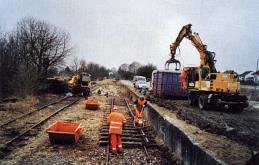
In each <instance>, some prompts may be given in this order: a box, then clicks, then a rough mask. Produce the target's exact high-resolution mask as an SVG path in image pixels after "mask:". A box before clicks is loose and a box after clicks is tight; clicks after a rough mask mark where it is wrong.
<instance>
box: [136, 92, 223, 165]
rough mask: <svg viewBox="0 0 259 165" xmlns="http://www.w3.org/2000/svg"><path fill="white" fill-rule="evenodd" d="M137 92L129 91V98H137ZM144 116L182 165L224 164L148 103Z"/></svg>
mask: <svg viewBox="0 0 259 165" xmlns="http://www.w3.org/2000/svg"><path fill="white" fill-rule="evenodd" d="M137 97H138V96H137V94H136V93H134V92H132V91H131V98H132V99H134V100H135V99H137ZM145 118H146V119H147V120H148V121H149V122H150V123H151V124H152V126H153V128H154V129H155V130H156V131H157V132H158V133H159V134H161V135H162V136H163V138H164V143H165V145H166V146H168V147H169V149H170V150H171V151H173V152H174V153H175V154H176V155H177V157H178V158H179V159H180V161H181V164H184V165H218V164H225V163H224V162H222V161H221V160H218V159H217V158H215V157H214V156H212V155H211V154H210V153H209V151H205V150H204V149H203V148H201V147H200V146H199V145H198V143H196V142H194V140H193V139H191V137H189V136H188V135H187V134H186V133H184V132H183V131H181V130H180V129H179V128H178V127H176V126H175V125H173V124H172V123H171V122H170V121H168V120H167V119H165V118H164V117H163V116H162V115H161V114H159V112H158V111H156V110H155V108H154V107H152V105H151V104H148V110H146V111H145Z"/></svg>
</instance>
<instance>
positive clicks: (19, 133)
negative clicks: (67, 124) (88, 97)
mask: <svg viewBox="0 0 259 165" xmlns="http://www.w3.org/2000/svg"><path fill="white" fill-rule="evenodd" d="M78 100H80V98H76V97H63V98H61V99H59V100H57V101H54V102H52V103H49V104H46V105H44V106H42V107H40V108H38V109H36V110H33V111H30V112H28V113H26V114H24V115H21V116H19V117H17V118H14V119H12V120H9V121H7V122H5V123H4V124H2V125H1V127H0V135H1V136H0V144H1V148H0V151H1V153H0V158H3V157H4V156H5V155H7V154H8V153H10V151H12V150H13V149H15V148H17V147H20V146H23V145H25V144H26V140H28V139H29V138H30V137H32V136H36V135H37V133H38V132H39V131H40V130H41V128H40V126H41V125H42V124H44V123H45V121H47V120H48V119H50V118H51V117H52V116H54V115H56V114H57V113H59V112H61V111H63V110H64V109H66V108H67V107H69V106H71V105H73V104H75V103H76V102H77V101H78Z"/></svg>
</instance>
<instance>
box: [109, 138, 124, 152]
mask: <svg viewBox="0 0 259 165" xmlns="http://www.w3.org/2000/svg"><path fill="white" fill-rule="evenodd" d="M110 140H111V145H112V152H113V153H115V154H116V152H117V146H118V151H119V152H122V141H121V135H119V134H113V133H112V134H110Z"/></svg>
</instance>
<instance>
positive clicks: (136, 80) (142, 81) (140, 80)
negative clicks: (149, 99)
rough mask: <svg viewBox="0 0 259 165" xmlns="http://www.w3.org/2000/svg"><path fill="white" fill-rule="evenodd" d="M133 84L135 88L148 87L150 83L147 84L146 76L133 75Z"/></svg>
mask: <svg viewBox="0 0 259 165" xmlns="http://www.w3.org/2000/svg"><path fill="white" fill-rule="evenodd" d="M133 86H134V87H135V88H138V89H140V88H147V89H148V84H147V80H146V77H144V76H134V77H133Z"/></svg>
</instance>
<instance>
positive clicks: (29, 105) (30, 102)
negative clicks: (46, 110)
mask: <svg viewBox="0 0 259 165" xmlns="http://www.w3.org/2000/svg"><path fill="white" fill-rule="evenodd" d="M61 97H62V96H60V95H53V94H45V95H41V96H28V97H26V98H25V99H21V98H18V99H17V101H15V102H2V103H0V120H1V121H2V122H6V121H9V120H10V119H12V118H15V117H18V116H20V115H22V114H25V113H27V112H29V111H31V110H33V109H35V108H37V107H40V106H42V105H44V104H46V103H48V102H51V101H55V100H58V99H59V98H61Z"/></svg>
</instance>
